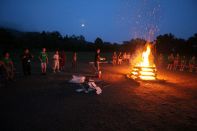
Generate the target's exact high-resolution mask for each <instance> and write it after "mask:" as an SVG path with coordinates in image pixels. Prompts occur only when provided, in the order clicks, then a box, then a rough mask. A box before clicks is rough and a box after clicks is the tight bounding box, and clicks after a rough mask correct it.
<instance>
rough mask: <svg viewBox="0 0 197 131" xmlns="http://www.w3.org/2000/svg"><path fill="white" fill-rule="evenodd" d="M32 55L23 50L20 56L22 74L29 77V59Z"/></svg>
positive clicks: (27, 50)
mask: <svg viewBox="0 0 197 131" xmlns="http://www.w3.org/2000/svg"><path fill="white" fill-rule="evenodd" d="M32 58H33V55H32V54H31V53H30V52H29V49H25V51H24V53H23V54H22V56H21V59H22V66H23V73H24V75H25V76H26V75H31V59H32Z"/></svg>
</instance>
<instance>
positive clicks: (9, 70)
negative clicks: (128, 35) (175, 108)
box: [0, 48, 197, 81]
mask: <svg viewBox="0 0 197 131" xmlns="http://www.w3.org/2000/svg"><path fill="white" fill-rule="evenodd" d="M33 58H34V56H33V55H32V54H31V53H30V51H29V49H25V50H24V52H23V54H22V55H21V61H22V67H23V74H24V75H25V76H27V75H31V61H32V59H33ZM52 59H53V65H52V70H53V72H54V73H56V72H60V71H64V70H65V62H66V54H65V52H64V51H62V52H59V51H58V50H56V51H55V53H54V54H53V56H52ZM102 60H106V59H105V58H102V57H100V49H97V50H96V53H95V61H94V66H95V69H96V72H97V73H99V72H101V69H100V62H101V61H102ZM167 60H168V62H167V70H171V71H176V70H179V71H189V72H197V67H196V58H195V56H193V57H191V58H190V59H187V58H186V57H185V56H180V55H179V54H176V55H174V54H170V55H169V56H168V58H167ZM39 61H40V65H41V74H42V75H46V72H47V65H48V63H49V58H48V53H47V50H46V48H43V49H42V51H41V52H40V54H39ZM123 62H124V63H130V62H131V54H130V53H126V52H124V53H122V52H119V53H116V52H113V55H112V64H113V65H121V64H122V63H123ZM156 63H157V66H158V67H162V66H163V65H165V63H166V62H165V60H164V57H163V55H162V54H160V55H158V57H157V62H156ZM72 69H73V70H74V71H76V70H77V53H76V52H73V55H72ZM2 72H3V73H2ZM14 72H15V68H14V64H13V61H12V59H11V58H10V54H9V52H5V53H4V54H3V57H2V58H1V59H0V73H1V74H4V78H5V79H6V80H11V81H12V80H14ZM1 77H2V75H1Z"/></svg>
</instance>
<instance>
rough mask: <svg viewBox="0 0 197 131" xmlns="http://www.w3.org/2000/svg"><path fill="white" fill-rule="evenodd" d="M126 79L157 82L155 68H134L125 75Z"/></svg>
mask: <svg viewBox="0 0 197 131" xmlns="http://www.w3.org/2000/svg"><path fill="white" fill-rule="evenodd" d="M127 78H131V79H134V80H146V81H149V80H157V70H156V68H155V67H153V66H150V67H142V66H135V67H133V69H132V72H131V73H130V74H127Z"/></svg>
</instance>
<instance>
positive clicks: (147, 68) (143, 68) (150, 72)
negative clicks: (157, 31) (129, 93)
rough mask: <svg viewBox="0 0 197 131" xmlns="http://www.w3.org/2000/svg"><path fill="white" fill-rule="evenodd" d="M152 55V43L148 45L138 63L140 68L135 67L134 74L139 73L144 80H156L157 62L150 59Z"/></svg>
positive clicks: (137, 65)
mask: <svg viewBox="0 0 197 131" xmlns="http://www.w3.org/2000/svg"><path fill="white" fill-rule="evenodd" d="M150 55H151V47H150V45H147V46H146V51H144V52H143V53H142V55H141V59H142V60H141V61H140V62H139V63H138V64H136V67H140V69H133V72H132V74H133V75H138V76H139V78H140V79H142V80H155V79H156V77H155V68H153V67H155V64H154V63H153V62H152V61H150V59H149V58H150Z"/></svg>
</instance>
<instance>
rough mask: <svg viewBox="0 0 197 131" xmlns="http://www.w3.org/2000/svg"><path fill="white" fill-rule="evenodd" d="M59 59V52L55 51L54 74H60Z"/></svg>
mask: <svg viewBox="0 0 197 131" xmlns="http://www.w3.org/2000/svg"><path fill="white" fill-rule="evenodd" d="M59 60H60V57H59V51H56V52H55V54H54V55H53V72H54V73H56V71H57V72H60V71H59V68H60V62H59Z"/></svg>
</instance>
